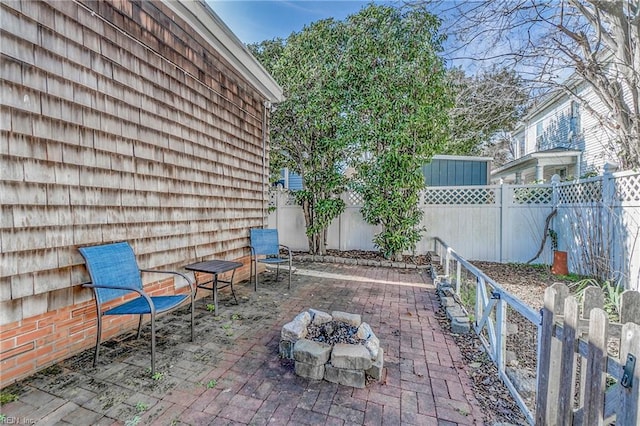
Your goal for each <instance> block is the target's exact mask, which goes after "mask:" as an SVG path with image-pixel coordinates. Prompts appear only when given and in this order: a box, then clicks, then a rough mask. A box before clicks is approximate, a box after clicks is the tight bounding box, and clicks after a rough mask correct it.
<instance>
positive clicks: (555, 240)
mask: <svg viewBox="0 0 640 426" xmlns="http://www.w3.org/2000/svg"><path fill="white" fill-rule="evenodd" d="M547 234H549V238H550V239H551V249H552V250H553V251H556V250H558V233H557V232H556V231H554V230H553V229H551V228H549V230H548V231H547Z"/></svg>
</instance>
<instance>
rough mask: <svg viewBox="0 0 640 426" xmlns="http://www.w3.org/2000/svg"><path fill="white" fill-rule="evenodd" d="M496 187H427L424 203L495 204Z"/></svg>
mask: <svg viewBox="0 0 640 426" xmlns="http://www.w3.org/2000/svg"><path fill="white" fill-rule="evenodd" d="M495 203H496V190H495V188H427V189H426V190H425V191H424V204H427V205H435V204H437V205H441V204H495Z"/></svg>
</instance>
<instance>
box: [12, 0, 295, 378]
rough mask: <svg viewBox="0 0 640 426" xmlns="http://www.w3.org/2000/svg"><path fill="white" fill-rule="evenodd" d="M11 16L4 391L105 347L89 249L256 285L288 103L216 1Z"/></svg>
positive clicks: (18, 11)
mask: <svg viewBox="0 0 640 426" xmlns="http://www.w3.org/2000/svg"><path fill="white" fill-rule="evenodd" d="M0 16H1V20H2V33H1V35H0V37H1V40H0V55H1V57H0V60H1V62H0V100H1V108H0V163H1V164H2V165H1V167H0V176H1V180H0V205H1V209H2V214H1V217H0V247H1V253H0V370H1V371H2V374H1V378H0V388H1V387H4V386H6V385H8V384H10V383H12V382H14V381H16V380H18V379H20V378H23V377H26V376H28V375H30V374H32V373H34V372H35V371H37V370H40V369H43V368H45V367H47V366H49V365H51V364H53V363H55V362H57V361H59V360H61V359H64V358H66V357H69V356H70V355H72V354H74V353H78V352H80V351H82V350H84V349H87V348H90V347H92V346H93V345H94V344H95V334H96V320H95V315H96V313H95V306H94V302H93V300H92V298H93V296H92V293H91V291H90V290H88V289H84V288H82V286H81V285H80V284H81V283H83V282H85V281H88V280H89V276H88V273H87V271H86V268H85V266H84V262H83V259H82V257H81V256H80V253H79V252H78V250H77V249H78V247H80V246H86V245H94V244H101V243H107V242H112V241H120V240H126V241H129V242H130V243H131V244H132V246H133V248H134V250H135V252H136V254H137V257H138V260H139V262H140V265H141V267H143V268H158V269H179V268H182V267H183V266H184V265H186V264H188V263H191V262H193V261H196V260H206V259H211V258H223V259H229V260H231V259H236V260H239V261H241V262H243V263H244V264H245V266H244V267H243V268H241V269H239V270H238V274H236V278H239V279H242V278H243V277H246V276H248V271H249V266H248V264H249V228H252V227H261V226H263V225H264V224H265V223H266V216H267V208H268V194H267V187H268V176H269V175H268V152H269V150H268V146H267V143H268V131H269V126H268V116H269V105H270V103H276V102H279V101H282V99H283V96H282V89H281V88H280V87H279V86H278V85H277V83H276V82H275V81H274V80H273V79H272V78H271V76H269V74H268V73H267V72H266V71H265V70H264V69H263V68H262V66H261V65H260V64H259V63H258V62H257V60H255V59H254V58H253V57H252V56H251V54H250V53H249V52H248V50H247V49H246V48H245V47H244V45H243V44H242V43H241V42H240V41H239V40H238V39H237V37H235V36H234V34H233V33H232V32H231V31H230V30H229V28H228V27H227V26H226V25H225V24H224V23H223V22H222V21H221V20H220V19H219V18H218V16H217V15H216V14H215V13H214V12H213V11H212V10H211V9H210V8H209V7H208V6H207V5H206V3H205V2H203V1H175V0H167V1H153V2H152V1H128V0H124V1H118V2H103V1H97V2H96V1H82V0H79V1H49V2H45V1H30V0H24V1H11V2H1V3H0ZM144 278H145V279H148V280H158V279H160V278H158V277H157V276H151V277H148V276H145V277H144ZM152 282H153V281H149V282H145V284H150V283H152ZM183 284H184V283H183ZM172 285H173V282H172V280H167V281H161V282H153V287H152V290H153V293H154V294H155V295H160V294H163V292H165V291H166V290H165V289H167V288H169V287H171V286H172ZM184 290H186V289H185V288H183V291H184ZM205 293H206V292H201V296H205ZM136 324H137V321H136V319H135V318H133V317H131V318H130V319H128V318H126V317H122V319H120V317H119V318H118V319H115V321H113V322H111V321H110V322H108V323H107V324H106V325H105V327H106V328H105V330H104V331H103V336H105V337H106V338H108V337H110V336H113V335H116V334H118V333H121V332H123V331H125V330H127V329H130V328H133V327H135V325H136Z"/></svg>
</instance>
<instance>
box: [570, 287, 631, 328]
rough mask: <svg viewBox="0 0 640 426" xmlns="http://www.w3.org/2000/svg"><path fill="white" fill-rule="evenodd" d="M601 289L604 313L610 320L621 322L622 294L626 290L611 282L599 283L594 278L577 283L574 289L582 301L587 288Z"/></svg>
mask: <svg viewBox="0 0 640 426" xmlns="http://www.w3.org/2000/svg"><path fill="white" fill-rule="evenodd" d="M592 286H595V287H599V288H600V289H601V290H602V294H603V295H604V311H605V312H606V313H607V315H608V316H609V320H610V321H613V322H617V321H619V320H620V307H621V306H622V293H623V292H624V288H623V287H621V286H620V285H617V284H614V283H612V282H610V281H603V282H599V281H598V280H596V279H594V278H586V279H582V280H580V281H577V282H576V283H575V284H574V285H573V286H572V287H573V288H574V289H575V291H576V294H577V295H578V297H579V298H580V299H582V298H583V297H584V291H585V289H586V288H587V287H592Z"/></svg>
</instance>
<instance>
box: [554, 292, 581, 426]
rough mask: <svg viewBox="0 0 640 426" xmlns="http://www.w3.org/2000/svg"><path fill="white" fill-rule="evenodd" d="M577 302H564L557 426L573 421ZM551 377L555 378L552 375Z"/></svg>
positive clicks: (571, 298) (567, 299)
mask: <svg viewBox="0 0 640 426" xmlns="http://www.w3.org/2000/svg"><path fill="white" fill-rule="evenodd" d="M579 314H580V313H579V312H578V301H577V300H576V298H575V297H573V296H570V297H567V298H566V299H565V301H564V321H563V327H562V349H561V352H562V356H561V361H560V374H559V379H560V382H559V383H558V384H559V386H558V388H559V389H558V418H557V419H558V420H557V422H558V424H559V425H571V424H572V421H573V394H574V391H575V384H576V374H575V373H576V368H575V367H576V365H575V359H576V350H575V347H576V346H575V343H576V338H577V334H578V316H579ZM552 376H555V374H554V375H552Z"/></svg>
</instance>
